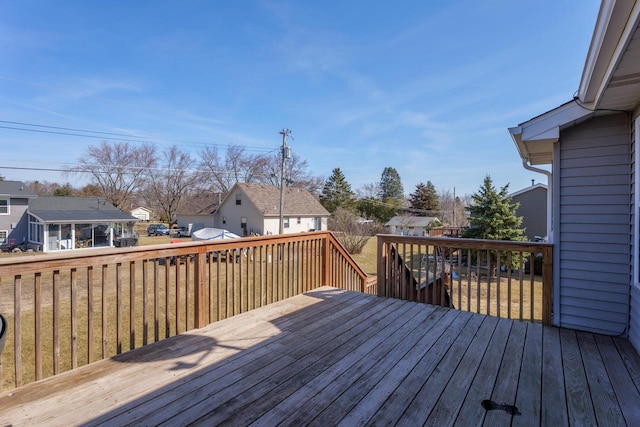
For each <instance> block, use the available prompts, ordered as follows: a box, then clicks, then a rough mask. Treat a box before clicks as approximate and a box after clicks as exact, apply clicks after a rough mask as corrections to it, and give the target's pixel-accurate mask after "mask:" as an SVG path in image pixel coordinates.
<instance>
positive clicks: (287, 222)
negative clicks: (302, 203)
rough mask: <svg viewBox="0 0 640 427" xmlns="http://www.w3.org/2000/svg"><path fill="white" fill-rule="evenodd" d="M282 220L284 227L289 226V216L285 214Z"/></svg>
mask: <svg viewBox="0 0 640 427" xmlns="http://www.w3.org/2000/svg"><path fill="white" fill-rule="evenodd" d="M282 222H283V227H284V228H289V217H288V216H285V217H284V218H282Z"/></svg>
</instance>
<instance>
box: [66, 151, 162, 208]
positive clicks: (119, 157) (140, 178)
mask: <svg viewBox="0 0 640 427" xmlns="http://www.w3.org/2000/svg"><path fill="white" fill-rule="evenodd" d="M155 161H156V158H155V149H154V147H153V146H152V145H151V144H144V145H141V146H133V145H131V144H129V143H128V142H113V143H109V142H107V141H103V142H102V143H101V144H100V145H98V146H89V147H88V148H87V150H86V152H85V154H84V155H83V156H82V157H80V158H79V159H78V162H79V163H80V165H79V166H76V167H73V168H70V169H68V170H67V173H74V172H79V173H84V174H88V175H90V176H91V178H92V181H93V184H95V185H96V186H97V187H98V188H99V189H100V191H101V192H102V196H103V197H104V198H105V199H107V200H108V201H109V202H110V203H111V204H113V205H114V206H115V207H117V208H118V209H127V208H129V207H130V206H129V204H130V200H131V197H132V194H133V193H134V192H135V191H137V190H138V189H140V188H141V186H142V185H143V183H144V180H145V179H146V176H147V172H148V171H149V170H150V169H151V168H152V167H154V166H155Z"/></svg>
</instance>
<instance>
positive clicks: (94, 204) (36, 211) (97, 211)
mask: <svg viewBox="0 0 640 427" xmlns="http://www.w3.org/2000/svg"><path fill="white" fill-rule="evenodd" d="M29 212H30V213H31V214H33V215H35V216H36V217H38V218H40V219H41V220H43V221H45V222H61V221H69V222H100V221H123V222H124V221H127V222H128V221H137V220H138V218H136V217H133V216H131V215H129V214H128V213H125V212H122V211H121V210H120V209H118V208H116V207H115V206H113V205H112V204H111V203H109V202H107V201H106V200H105V199H103V198H100V197H57V196H40V197H38V198H37V199H34V200H32V201H31V202H29Z"/></svg>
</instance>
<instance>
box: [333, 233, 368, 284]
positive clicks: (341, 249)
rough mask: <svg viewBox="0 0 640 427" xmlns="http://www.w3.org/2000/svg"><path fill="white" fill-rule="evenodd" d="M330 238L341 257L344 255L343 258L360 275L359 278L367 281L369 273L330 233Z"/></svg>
mask: <svg viewBox="0 0 640 427" xmlns="http://www.w3.org/2000/svg"><path fill="white" fill-rule="evenodd" d="M329 236H330V237H329V241H330V242H331V243H332V244H333V245H334V246H335V247H336V248H337V250H338V252H340V255H342V256H343V258H344V259H345V260H347V262H348V263H349V265H350V266H351V268H353V269H354V270H355V271H356V272H357V273H358V276H359V277H360V278H361V279H362V280H367V277H368V276H367V273H365V271H364V270H363V269H362V267H360V265H359V264H358V263H357V262H355V261H354V260H353V258H351V255H350V254H349V252H347V250H346V249H345V248H344V246H342V243H340V241H339V240H338V239H336V236H335V235H334V234H333V233H329Z"/></svg>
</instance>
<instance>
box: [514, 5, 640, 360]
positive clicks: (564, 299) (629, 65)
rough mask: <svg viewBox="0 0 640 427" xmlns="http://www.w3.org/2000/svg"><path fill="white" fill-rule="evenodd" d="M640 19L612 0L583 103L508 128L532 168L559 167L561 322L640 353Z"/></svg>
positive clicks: (554, 208) (556, 295) (552, 190)
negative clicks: (622, 341)
mask: <svg viewBox="0 0 640 427" xmlns="http://www.w3.org/2000/svg"><path fill="white" fill-rule="evenodd" d="M639 23H640V2H636V1H608V0H605V1H603V2H602V4H601V7H600V11H599V14H598V19H597V22H596V27H595V30H594V35H593V38H592V40H591V45H590V47H589V51H588V54H587V59H586V63H585V67H584V71H583V73H582V79H581V81H580V86H579V89H578V91H577V93H576V95H575V97H574V99H573V100H571V101H569V102H567V103H565V104H563V105H560V106H558V107H557V108H555V109H553V110H551V111H548V112H546V113H543V114H541V115H539V116H537V117H534V118H532V119H531V120H528V121H526V122H524V123H522V124H520V125H518V126H516V127H513V128H510V129H509V131H510V132H511V135H512V138H513V140H514V142H515V144H516V146H517V149H518V152H519V154H520V156H521V158H522V160H523V163H524V166H525V168H527V169H532V170H536V169H537V168H535V167H533V166H531V165H551V173H548V172H546V171H544V170H542V169H537V171H539V172H541V173H545V174H548V177H549V182H548V186H549V195H550V199H551V203H550V208H551V215H550V216H551V218H552V220H551V221H550V223H549V224H548V232H549V233H548V234H549V237H550V241H551V242H553V245H554V259H553V263H554V270H553V271H554V277H553V283H554V292H553V323H554V324H555V325H558V326H562V327H566V328H571V329H578V330H586V331H592V332H597V333H602V334H607V335H613V336H623V337H625V336H626V337H628V338H629V341H630V342H631V343H632V344H633V345H634V346H635V348H636V349H639V350H640V253H639V251H640V244H639V243H638V242H639V241H640V228H639V219H640V149H639V148H638V147H639V145H640V119H639V117H640V78H639V77H638V76H640V37H638V34H639V31H638V28H639ZM531 60H535V58H534V59H531ZM531 83H532V84H535V82H531Z"/></svg>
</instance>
